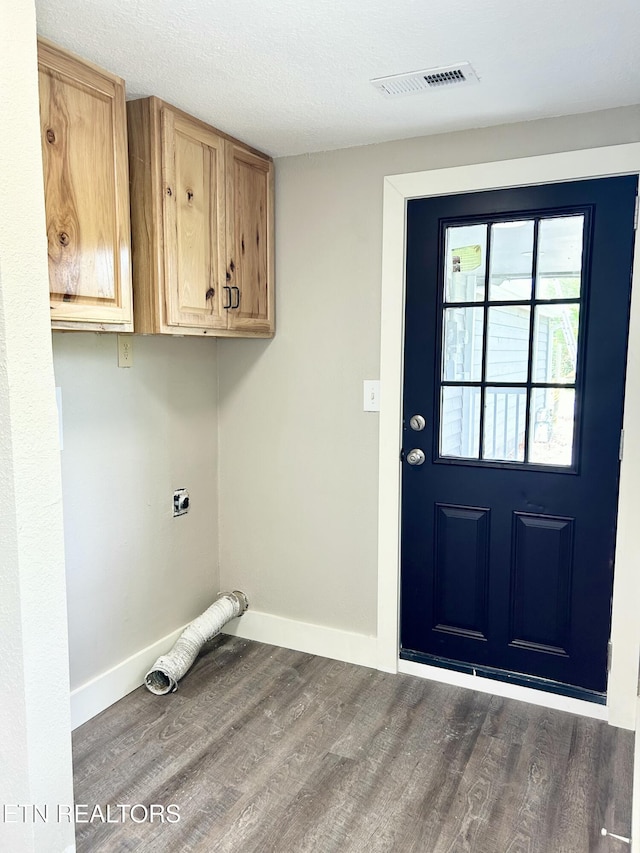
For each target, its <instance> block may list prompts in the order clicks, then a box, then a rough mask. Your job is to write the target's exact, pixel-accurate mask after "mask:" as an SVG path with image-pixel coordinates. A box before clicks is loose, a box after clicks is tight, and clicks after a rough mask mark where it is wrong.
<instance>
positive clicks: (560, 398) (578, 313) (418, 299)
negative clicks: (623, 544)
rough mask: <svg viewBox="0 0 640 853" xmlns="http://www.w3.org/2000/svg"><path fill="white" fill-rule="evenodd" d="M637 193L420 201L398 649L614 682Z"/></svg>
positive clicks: (410, 229)
mask: <svg viewBox="0 0 640 853" xmlns="http://www.w3.org/2000/svg"><path fill="white" fill-rule="evenodd" d="M636 192H637V179H636V178H634V177H620V178H606V179H604V178H603V179H596V180H589V181H579V182H572V183H562V184H555V185H544V186H537V187H528V188H518V189H511V190H496V191H491V192H480V193H473V194H466V195H456V196H449V197H446V198H429V199H416V200H413V201H410V202H409V204H408V212H407V294H406V318H405V333H406V336H405V377H404V404H403V405H404V412H403V417H404V440H403V478H402V480H403V486H402V580H401V657H403V658H405V659H410V660H417V661H423V662H425V663H431V664H436V665H442V666H448V667H452V668H457V669H461V670H463V671H471V670H475V671H478V672H480V673H482V674H486V675H489V676H492V677H496V678H501V679H507V680H511V681H515V682H520V683H529V684H533V685H534V686H536V684H539V685H541V686H542V685H544V687H545V689H550V690H556V691H558V692H565V693H569V694H574V695H584V696H586V697H587V698H589V697H591V698H593V699H595V700H596V701H597V700H598V699H599V698H601V697H599V696H598V694H603V693H604V691H605V690H606V680H607V643H608V639H609V631H610V618H611V593H612V585H613V558H614V542H615V528H616V505H617V496H618V476H619V451H620V437H621V427H622V410H623V391H624V378H625V363H626V349H627V330H628V319H629V297H630V281H631V262H632V252H633V236H634V230H633V219H634V209H635V200H636Z"/></svg>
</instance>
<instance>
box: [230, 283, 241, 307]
mask: <svg viewBox="0 0 640 853" xmlns="http://www.w3.org/2000/svg"><path fill="white" fill-rule="evenodd" d="M231 290H235V292H236V301H235V302H234V304H233V305H232V306H231V307H232V308H239V307H240V288H239V287H236V286H235V284H234V285H233V287H232V288H231Z"/></svg>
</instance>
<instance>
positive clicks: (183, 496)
mask: <svg viewBox="0 0 640 853" xmlns="http://www.w3.org/2000/svg"><path fill="white" fill-rule="evenodd" d="M189 503H190V501H189V492H188V491H187V490H186V489H176V490H175V492H174V493H173V515H174V517H175V516H176V515H186V513H188V512H189Z"/></svg>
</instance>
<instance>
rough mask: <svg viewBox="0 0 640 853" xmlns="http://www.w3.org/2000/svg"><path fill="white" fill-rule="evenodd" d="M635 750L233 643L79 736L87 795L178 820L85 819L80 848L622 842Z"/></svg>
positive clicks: (439, 851)
mask: <svg viewBox="0 0 640 853" xmlns="http://www.w3.org/2000/svg"><path fill="white" fill-rule="evenodd" d="M632 753H633V736H632V734H631V733H630V732H626V731H621V730H618V729H613V728H610V727H608V726H607V725H605V724H604V723H602V722H598V721H595V720H587V719H584V718H581V717H575V716H573V715H571V714H565V713H562V712H559V711H550V710H546V709H543V708H537V707H534V706H531V705H526V704H524V703H521V702H515V701H513V700H507V699H500V698H498V697H493V696H489V695H486V694H482V693H475V692H472V691H469V690H464V689H461V688H457V687H449V686H447V685H442V684H435V683H433V682H429V681H424V680H422V679H417V678H413V677H411V676H407V675H388V674H386V673H380V672H376V671H375V670H370V669H365V668H362V667H357V666H352V665H349V664H344V663H337V662H336V661H330V660H326V659H324V658H319V657H313V656H311V655H306V654H301V653H298V652H292V651H288V650H285V649H279V648H276V647H274V646H265V645H261V644H260V643H253V642H248V641H245V640H240V639H237V638H231V637H220V638H217V639H216V640H214V641H213V643H212V644H210V646H209V648H208V650H207V652H206V653H205V654H204V655H203V656H202V657H201V658H200V659H199V660H198V662H197V663H196V665H195V666H194V668H193V669H192V670H191V671H190V673H189V674H188V675H187V677H186V678H185V679H184V680H183V681H182V682H181V686H180V689H179V690H178V692H177V693H175V694H173V695H171V696H154V695H152V694H151V693H149V692H148V691H147V690H146V689H145V688H143V687H141V688H139V689H138V690H136V691H135V692H134V693H131V694H130V695H129V696H127V697H126V698H125V699H123V700H122V701H120V702H118V703H117V704H116V705H114V706H112V707H111V708H109V709H108V710H106V711H104V712H103V713H102V714H101V715H100V716H98V717H96V718H94V719H93V720H91V721H89V722H88V723H86V724H85V725H84V726H82V727H81V728H79V729H77V730H76V732H75V733H74V763H75V764H74V766H75V794H76V802H77V803H80V804H87V805H89V806H90V810H91V808H92V807H93V805H95V804H100V805H102V807H103V810H104V809H105V807H106V805H107V804H110V805H112V806H115V805H116V804H124V805H134V804H138V803H140V804H144V805H147V807H148V806H149V805H150V804H163V805H165V806H167V805H168V804H172V803H173V804H177V805H178V806H179V808H180V821H179V823H166V822H165V823H160V822H158V820H155V821H154V822H153V823H150V822H142V823H135V822H133V821H131V820H130V819H129V820H127V821H126V822H124V823H120V822H117V823H102V822H93V823H86V824H78V826H77V843H78V851H79V853H83V851H91V853H94V851H108V853H113V852H114V851H130V850H136V851H153V853H163V851H166V852H167V853H182V851H202V853H214V851H215V853H232V851H233V853H360V851H363V852H364V851H366V853H387V851H389V852H390V853H391V852H392V853H463V852H464V851H468V853H590V851H612V853H618V851H620V853H624V851H628V849H629V848H628V847H627V846H626V845H625V844H622V843H621V842H619V841H615V840H613V839H611V838H602V837H601V836H600V829H601V827H603V826H606V827H607V829H609V830H610V831H612V832H617V833H618V834H620V835H626V836H628V835H629V834H630V833H629V829H630V825H631V773H632ZM136 814H137V817H138V819H140V818H142V817H144V811H143V810H140V809H138V810H137V813H136Z"/></svg>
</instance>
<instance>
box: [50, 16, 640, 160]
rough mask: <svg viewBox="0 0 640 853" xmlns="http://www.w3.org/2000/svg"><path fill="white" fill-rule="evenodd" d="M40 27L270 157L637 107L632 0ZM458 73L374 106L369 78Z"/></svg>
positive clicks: (130, 83) (125, 19)
mask: <svg viewBox="0 0 640 853" xmlns="http://www.w3.org/2000/svg"><path fill="white" fill-rule="evenodd" d="M36 9H37V16H38V31H39V32H40V33H41V34H42V35H44V36H46V37H48V38H50V39H52V40H53V41H55V42H57V43H58V44H61V45H62V46H64V47H67V48H69V49H71V50H73V51H75V52H76V53H78V54H80V55H81V56H84V57H86V58H87V59H91V60H93V61H94V62H96V63H98V64H99V65H102V66H103V67H105V68H108V69H109V70H111V71H114V72H116V73H117V74H119V75H120V76H122V77H124V78H125V80H126V83H127V93H128V95H127V96H128V97H129V98H134V97H141V96H146V95H158V96H160V97H162V98H164V99H165V100H167V101H169V102H171V103H173V104H175V105H176V106H179V107H182V108H183V109H185V110H186V111H187V112H190V113H192V114H193V115H196V116H199V117H200V118H203V119H205V120H206V121H208V122H210V123H211V124H213V125H215V126H216V127H218V128H220V129H222V130H225V131H227V132H229V133H231V134H233V135H234V136H237V137H239V138H241V139H243V140H245V141H247V142H249V143H251V144H253V145H255V146H256V147H257V148H260V149H262V150H264V151H267V152H269V153H270V154H272V155H274V156H282V155H286V154H298V153H304V152H311V151H319V150H324V149H332V148H342V147H347V146H351V145H359V144H365V143H371V142H380V141H383V140H389V139H400V138H407V137H411V136H421V135H425V134H432V133H441V132H443V131H448V130H458V129H466V128H471V127H480V126H487V125H492V124H501V123H505V122H513V121H520V120H526V119H534V118H540V117H544V116H553V115H562V114H570V113H578V112H588V111H591V110H597V109H603V108H607V107H615V106H623V105H628V104H635V103H638V102H639V101H640V62H639V61H638V41H639V38H640V2H638V0H535V2H523V0H480V2H478V0H450V2H448V3H446V4H445V3H442V4H441V3H435V2H433V0H272V2H267V0H224V2H222V0H36ZM465 60H466V61H468V62H471V64H472V65H473V67H474V68H475V70H476V72H477V73H478V75H479V77H480V78H481V83H480V85H479V86H469V87H466V86H462V87H460V88H459V89H456V88H452V89H439V90H436V91H428V92H424V93H421V94H417V95H408V96H405V97H400V98H397V99H386V98H384V97H383V96H382V95H380V94H379V93H378V92H377V91H376V90H375V89H374V88H373V87H372V86H371V85H370V83H369V79H370V78H372V77H380V76H383V75H387V74H397V73H401V72H404V71H416V70H420V69H424V68H432V67H434V66H438V65H451V64H453V63H457V62H462V61H465Z"/></svg>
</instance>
